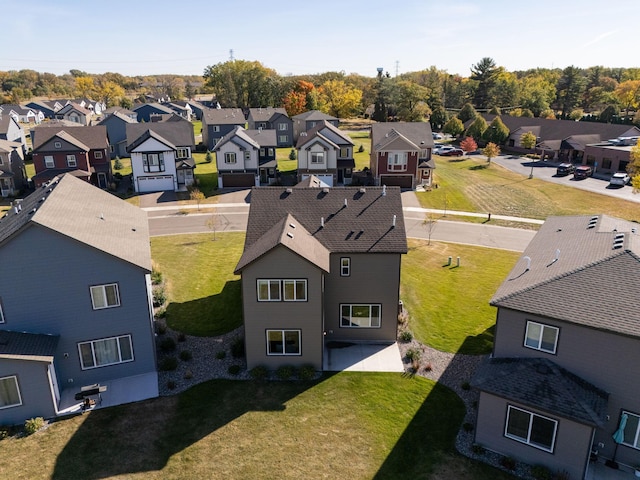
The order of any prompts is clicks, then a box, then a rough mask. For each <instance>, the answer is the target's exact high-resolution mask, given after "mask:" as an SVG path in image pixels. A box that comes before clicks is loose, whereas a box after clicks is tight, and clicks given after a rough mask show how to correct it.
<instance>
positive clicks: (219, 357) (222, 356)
mask: <svg viewBox="0 0 640 480" xmlns="http://www.w3.org/2000/svg"><path fill="white" fill-rule="evenodd" d="M226 356H227V352H225V351H224V350H220V351H219V352H217V353H216V358H217V359H218V360H222V359H223V358H224V357H226Z"/></svg>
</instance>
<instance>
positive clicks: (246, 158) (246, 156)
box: [244, 150, 251, 162]
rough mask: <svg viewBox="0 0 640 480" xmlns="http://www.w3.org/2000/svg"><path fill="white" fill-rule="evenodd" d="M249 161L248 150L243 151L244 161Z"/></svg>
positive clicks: (249, 153)
mask: <svg viewBox="0 0 640 480" xmlns="http://www.w3.org/2000/svg"><path fill="white" fill-rule="evenodd" d="M249 160H251V152H250V151H249V150H245V151H244V161H245V162H248V161H249Z"/></svg>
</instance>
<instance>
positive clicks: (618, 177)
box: [609, 172, 631, 187]
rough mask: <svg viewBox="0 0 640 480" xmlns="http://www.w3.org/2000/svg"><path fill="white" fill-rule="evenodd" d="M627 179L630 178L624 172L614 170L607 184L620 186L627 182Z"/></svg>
mask: <svg viewBox="0 0 640 480" xmlns="http://www.w3.org/2000/svg"><path fill="white" fill-rule="evenodd" d="M629 180H631V178H630V177H629V175H628V174H627V173H625V172H616V173H614V174H613V175H612V176H611V179H610V180H609V185H619V186H621V187H623V186H625V185H626V184H627V183H629Z"/></svg>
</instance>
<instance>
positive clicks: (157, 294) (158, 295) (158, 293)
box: [153, 287, 167, 307]
mask: <svg viewBox="0 0 640 480" xmlns="http://www.w3.org/2000/svg"><path fill="white" fill-rule="evenodd" d="M166 301H167V295H166V294H165V293H164V288H162V287H160V288H154V289H153V306H154V307H161V306H162V305H164V302H166Z"/></svg>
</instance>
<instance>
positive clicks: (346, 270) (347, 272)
mask: <svg viewBox="0 0 640 480" xmlns="http://www.w3.org/2000/svg"><path fill="white" fill-rule="evenodd" d="M340 276H341V277H349V276H351V258H349V257H341V258H340Z"/></svg>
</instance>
